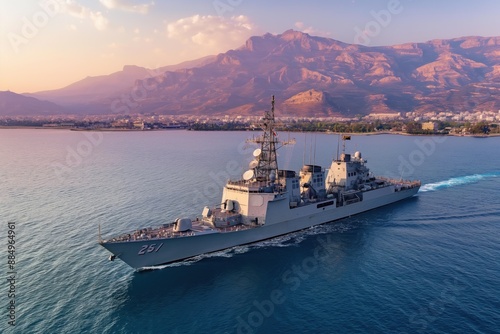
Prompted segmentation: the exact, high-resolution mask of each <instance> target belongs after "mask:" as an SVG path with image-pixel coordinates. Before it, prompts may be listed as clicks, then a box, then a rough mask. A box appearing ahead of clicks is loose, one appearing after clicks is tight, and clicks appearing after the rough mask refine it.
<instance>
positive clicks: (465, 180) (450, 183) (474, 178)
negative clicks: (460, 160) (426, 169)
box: [420, 172, 500, 192]
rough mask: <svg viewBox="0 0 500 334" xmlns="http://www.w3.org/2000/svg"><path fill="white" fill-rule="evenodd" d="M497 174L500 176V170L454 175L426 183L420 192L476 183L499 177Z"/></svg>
mask: <svg viewBox="0 0 500 334" xmlns="http://www.w3.org/2000/svg"><path fill="white" fill-rule="evenodd" d="M497 176H500V172H496V173H485V174H473V175H466V176H460V177H453V178H451V179H448V180H446V181H440V182H435V183H428V184H424V185H423V186H422V187H421V188H420V192H427V191H436V190H439V189H445V188H450V187H455V186H461V185H465V184H470V183H475V182H478V181H481V180H483V179H486V178H491V177H497Z"/></svg>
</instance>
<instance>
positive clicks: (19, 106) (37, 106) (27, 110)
mask: <svg viewBox="0 0 500 334" xmlns="http://www.w3.org/2000/svg"><path fill="white" fill-rule="evenodd" d="M64 112H65V109H64V108H63V107H61V106H59V105H57V104H54V103H52V102H48V101H40V100H38V99H35V98H33V97H28V96H24V95H21V94H16V93H13V92H9V91H5V92H0V116H14V115H15V116H36V115H56V114H63V113H64Z"/></svg>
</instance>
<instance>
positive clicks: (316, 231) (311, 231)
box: [138, 222, 357, 271]
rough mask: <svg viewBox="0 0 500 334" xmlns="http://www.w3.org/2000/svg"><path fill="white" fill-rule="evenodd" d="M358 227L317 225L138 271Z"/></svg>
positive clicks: (291, 243) (289, 244) (283, 244)
mask: <svg viewBox="0 0 500 334" xmlns="http://www.w3.org/2000/svg"><path fill="white" fill-rule="evenodd" d="M356 226H357V225H355V224H350V223H349V222H336V223H335V224H323V225H316V226H312V227H310V228H308V229H306V230H302V231H297V232H293V233H289V234H286V235H282V236H279V237H275V238H272V239H268V240H263V241H258V242H255V243H252V244H248V245H241V246H235V247H231V248H227V249H223V250H221V251H217V252H213V253H207V254H201V255H198V256H195V257H192V258H190V259H187V260H184V261H180V262H175V263H170V264H165V265H161V266H151V267H143V268H141V269H139V270H138V271H149V270H159V269H165V268H172V267H181V266H190V265H192V264H194V263H196V262H198V261H201V260H203V259H208V258H217V257H226V258H230V257H233V256H234V255H237V254H244V253H247V252H248V251H250V250H253V249H258V248H265V247H293V246H297V245H298V244H300V243H301V242H302V241H304V240H305V239H306V238H307V237H309V236H314V235H322V234H327V233H332V232H338V233H343V232H346V231H349V230H351V229H353V228H356Z"/></svg>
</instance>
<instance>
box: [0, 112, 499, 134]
mask: <svg viewBox="0 0 500 334" xmlns="http://www.w3.org/2000/svg"><path fill="white" fill-rule="evenodd" d="M260 119H261V117H260V116H241V115H239V116H235V115H221V116H214V115H210V116H200V115H143V114H127V115H87V116H78V115H63V116H61V115H55V116H2V117H0V127H32V128H50V129H71V130H97V131H99V130H100V131H147V130H169V129H170V130H172V129H189V130H199V131H252V130H258V129H260V126H259V124H260ZM276 119H277V122H278V124H277V129H278V130H280V131H298V132H301V131H305V132H336V133H387V132H388V133H402V134H405V133H406V134H449V135H483V136H485V135H495V134H500V127H499V124H500V110H498V111H465V112H460V113H452V112H439V113H437V112H428V113H424V114H419V113H415V112H407V113H386V114H368V115H365V116H362V115H356V116H354V117H290V116H281V117H280V116H277V117H276Z"/></svg>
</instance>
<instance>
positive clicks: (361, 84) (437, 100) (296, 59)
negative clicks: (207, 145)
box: [37, 30, 500, 116]
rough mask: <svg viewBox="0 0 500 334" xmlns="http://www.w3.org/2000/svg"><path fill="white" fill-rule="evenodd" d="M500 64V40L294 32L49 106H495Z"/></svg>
mask: <svg viewBox="0 0 500 334" xmlns="http://www.w3.org/2000/svg"><path fill="white" fill-rule="evenodd" d="M499 64H500V37H490V38H487V37H462V38H456V39H450V40H432V41H429V42H426V43H406V44H401V45H394V46H384V47H367V46H362V45H353V44H347V43H342V42H339V41H336V40H333V39H329V38H323V37H316V36H310V35H308V34H305V33H302V32H298V31H293V30H288V31H285V32H284V33H282V34H279V35H272V34H265V35H263V36H254V37H251V38H249V39H248V40H247V41H246V43H245V44H244V45H243V46H241V47H240V48H238V49H235V50H229V51H227V52H225V53H221V54H219V55H217V56H215V57H213V58H210V59H209V60H207V61H206V62H205V63H203V62H200V63H198V66H189V68H180V69H179V68H177V69H175V70H173V69H171V68H170V69H168V68H161V69H160V71H156V72H155V73H154V75H151V73H150V72H149V73H147V70H145V69H143V68H136V67H129V68H124V71H122V72H119V73H115V74H113V75H110V76H106V78H101V79H102V81H99V80H101V79H99V80H98V78H100V77H98V78H96V79H95V80H94V81H92V82H91V81H90V78H89V79H88V80H87V79H85V80H87V81H86V82H85V84H84V83H83V82H79V83H75V84H74V85H70V86H68V87H66V88H64V89H61V90H58V91H52V92H50V100H52V101H60V102H61V103H62V102H63V101H64V102H65V103H66V102H68V101H69V100H70V99H71V98H73V97H74V96H76V95H71V94H76V93H75V92H77V93H78V94H79V97H78V99H79V100H78V99H73V100H72V101H73V103H74V105H72V106H71V107H72V108H73V110H74V109H75V108H80V110H82V111H83V112H87V113H91V112H93V113H125V112H132V113H136V112H138V113H164V114H205V115H213V114H219V115H221V114H228V113H230V114H231V113H232V114H243V115H245V114H254V113H256V112H260V111H261V110H262V109H265V108H267V107H268V104H269V98H270V96H271V95H273V94H274V95H275V96H276V101H277V114H280V113H281V114H282V115H288V116H306V115H307V116H312V115H316V116H333V115H349V116H353V115H357V114H369V113H396V112H408V111H416V112H426V111H437V112H440V111H449V112H460V111H473V110H487V109H489V110H498V109H500V65H499ZM186 67H188V66H186ZM129 73H133V75H130V76H128V74H129ZM148 74H149V75H148ZM123 76H126V78H127V79H124V77H123ZM133 78H135V79H134V80H133ZM104 79H105V80H104ZM47 94H49V93H47V92H45V93H44V94H41V95H37V96H44V98H47V99H49V95H47ZM308 94H309V96H311V98H306V97H307V96H308ZM77 103H80V105H79V106H78V105H76V104H77ZM82 104H83V105H82Z"/></svg>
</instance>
